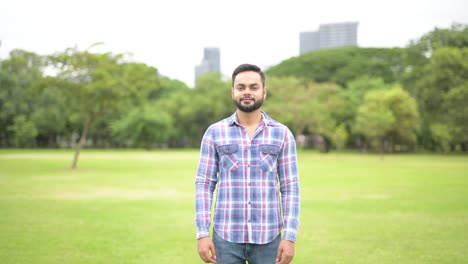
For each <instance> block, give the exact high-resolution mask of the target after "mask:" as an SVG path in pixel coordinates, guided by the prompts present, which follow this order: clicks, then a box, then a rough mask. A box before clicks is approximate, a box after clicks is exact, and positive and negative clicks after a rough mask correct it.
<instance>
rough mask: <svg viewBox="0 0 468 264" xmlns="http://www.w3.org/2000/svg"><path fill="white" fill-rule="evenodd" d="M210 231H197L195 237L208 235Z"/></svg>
mask: <svg viewBox="0 0 468 264" xmlns="http://www.w3.org/2000/svg"><path fill="white" fill-rule="evenodd" d="M209 236H210V232H208V231H197V239H200V238H202V237H209Z"/></svg>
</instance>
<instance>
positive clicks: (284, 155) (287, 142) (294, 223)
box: [278, 129, 300, 242]
mask: <svg viewBox="0 0 468 264" xmlns="http://www.w3.org/2000/svg"><path fill="white" fill-rule="evenodd" d="M278 178H279V182H280V192H281V201H282V209H283V210H282V211H283V220H284V238H283V239H286V240H289V241H291V242H295V241H296V234H297V229H298V227H299V210H300V196H299V175H298V170H297V153H296V142H295V140H294V136H293V135H292V133H291V131H289V129H287V131H286V133H285V136H284V144H283V148H282V151H281V152H280V154H279V156H278Z"/></svg>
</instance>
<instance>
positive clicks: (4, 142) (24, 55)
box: [0, 24, 468, 152]
mask: <svg viewBox="0 0 468 264" xmlns="http://www.w3.org/2000/svg"><path fill="white" fill-rule="evenodd" d="M92 48H93V46H92V47H90V48H89V49H87V50H79V49H78V48H69V49H66V50H65V51H63V52H58V53H55V54H51V55H49V56H40V55H37V54H34V53H32V52H28V51H24V50H15V51H13V52H11V53H10V56H9V58H7V59H5V60H3V61H0V87H1V88H0V146H2V147H8V146H13V145H14V141H15V140H14V137H15V136H14V132H13V130H11V129H8V128H9V127H12V126H13V125H14V124H15V118H16V117H18V116H23V117H24V118H26V120H28V122H32V123H33V124H34V127H35V128H36V129H37V136H36V137H35V138H36V140H35V144H36V145H37V146H41V147H42V146H47V147H57V146H73V145H75V144H76V143H77V141H76V135H79V136H80V138H81V139H80V141H79V144H78V145H77V146H84V145H85V144H89V145H91V146H94V147H98V148H100V147H116V146H118V147H121V146H126V145H127V144H126V143H125V140H123V137H122V136H119V137H117V135H120V134H122V133H123V132H122V133H115V131H113V129H112V126H111V124H118V123H121V122H124V121H123V120H125V119H128V120H127V121H128V122H130V121H129V120H133V119H138V118H137V117H129V116H130V112H132V111H133V110H135V109H140V110H139V111H140V114H142V115H144V116H146V117H145V118H147V119H148V120H146V119H145V118H142V119H141V120H139V122H138V124H140V123H141V124H147V123H151V122H152V121H151V120H153V121H154V120H156V117H151V114H149V113H147V112H151V111H146V110H144V108H145V107H146V106H147V105H151V107H155V108H156V109H159V110H157V111H158V113H160V112H161V115H160V116H165V117H167V116H169V119H170V121H168V124H170V129H169V131H168V132H167V134H166V132H164V133H163V134H164V135H165V136H164V137H163V138H164V142H160V139H158V140H157V142H156V141H154V142H152V143H150V142H149V141H150V140H149V138H152V137H151V136H141V135H140V136H138V137H140V138H148V140H140V138H139V139H134V140H132V142H133V143H134V144H133V143H132V144H131V145H132V146H149V145H151V146H154V145H158V146H161V145H164V146H169V147H187V146H198V145H199V143H200V139H201V137H202V135H203V133H204V131H205V130H206V128H207V126H208V125H210V124H211V123H214V122H216V121H219V120H221V119H223V118H225V117H226V116H228V115H230V114H232V113H233V112H234V111H235V107H234V105H233V103H232V101H231V96H230V94H231V91H230V87H231V82H230V80H223V79H222V78H221V76H220V74H217V73H209V74H206V75H205V76H202V77H200V78H199V79H198V80H197V83H196V85H195V87H194V88H193V89H191V88H189V87H188V86H187V85H186V84H184V83H183V82H181V81H178V80H172V79H170V78H168V77H165V76H162V75H160V73H159V72H158V70H157V68H155V67H152V66H149V65H146V64H144V63H139V62H131V60H129V59H128V56H127V55H126V54H112V53H93V52H92V51H91V50H92ZM467 63H468V25H461V24H454V25H453V26H452V27H451V28H448V29H438V28H436V29H434V30H433V31H431V32H429V33H427V34H425V35H424V36H422V37H421V38H419V39H416V40H415V41H413V42H412V43H411V44H410V45H408V46H407V47H405V48H394V49H387V48H358V47H347V48H337V49H329V50H319V51H313V52H310V53H307V54H302V55H300V56H298V57H294V58H290V59H286V60H285V61H283V62H281V63H279V64H278V65H273V66H272V67H271V68H270V69H269V70H268V71H267V72H266V74H267V91H268V96H267V100H266V102H265V104H264V107H263V109H264V110H265V111H266V112H267V113H268V114H270V115H271V116H272V117H273V118H275V119H277V120H279V121H281V122H283V123H284V124H286V125H287V126H288V127H289V128H290V129H291V130H292V131H293V133H294V134H296V135H305V136H306V137H305V138H307V137H309V139H310V138H311V137H313V138H314V139H320V140H317V141H316V142H325V143H324V146H322V147H323V149H324V150H325V151H328V150H329V149H331V148H333V147H336V148H337V149H339V148H342V147H344V146H348V147H350V146H351V147H352V146H361V143H362V142H363V141H362V140H363V137H364V136H366V137H367V139H368V141H369V142H367V143H371V141H372V142H377V145H382V144H385V146H386V149H387V150H391V149H392V148H393V149H394V150H397V151H399V150H401V149H406V150H411V148H414V147H415V145H416V144H419V145H418V146H423V147H424V148H426V149H429V150H436V149H449V150H450V151H453V150H462V151H464V152H466V151H468V139H467V136H466V135H468V131H467V128H466V124H467V123H468V122H467V120H466V116H468V114H467V109H466V106H465V105H466V103H465V102H466V101H467V99H466V89H467V88H466V87H467V83H468V75H467V74H466V73H467V72H468V64H467ZM45 73H46V74H47V75H49V76H45V75H46V74H45ZM396 86H401V87H402V89H400V90H399V91H397V90H395V89H393V87H396ZM377 90H382V93H381V96H383V97H385V98H386V99H385V100H384V101H385V102H384V101H382V103H385V105H380V106H378V103H379V102H374V103H370V102H366V101H365V99H364V98H365V95H366V94H368V93H370V92H372V91H377ZM387 90H392V92H388V91H387ZM384 91H387V92H384ZM404 91H409V93H410V95H411V96H409V95H408V94H405V93H404ZM412 98H414V99H415V100H416V102H414V103H413V102H412V100H413V99H412ZM373 100H374V99H373ZM382 100H383V98H382ZM416 105H417V109H416V110H414V109H415V108H416ZM374 108H375V110H376V111H377V112H372V111H373V110H372V109H374ZM378 113H380V114H381V116H379V114H378ZM390 114H391V116H392V118H393V119H394V120H393V121H392V122H393V125H392V126H391V128H388V129H386V126H385V124H386V123H388V122H389V121H390V119H391V118H389V116H390ZM163 119H165V118H163ZM368 119H372V120H373V121H372V122H374V124H372V122H371V123H369V124H365V121H364V120H368ZM145 120H146V121H145ZM420 120H421V121H420ZM160 122H162V123H165V121H161V120H160ZM380 123H382V124H383V127H382V126H379V124H380ZM390 123H391V122H390ZM148 126H152V125H148ZM364 127H367V128H373V127H375V129H376V130H373V131H368V130H369V129H364ZM114 130H115V129H114ZM120 130H121V131H125V130H126V129H125V126H124V125H122V128H121V129H120ZM142 130H144V129H143V128H142ZM382 130H384V131H382ZM145 133H146V132H145ZM142 134H143V132H142ZM366 134H367V135H366ZM377 135H383V138H381V139H378V138H379V137H378V136H377ZM370 138H373V139H372V140H370ZM154 140H155V139H154ZM143 141H145V142H146V143H142V142H143ZM309 142H311V141H309ZM28 144H30V143H28ZM129 146H130V145H129Z"/></svg>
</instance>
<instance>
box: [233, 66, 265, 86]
mask: <svg viewBox="0 0 468 264" xmlns="http://www.w3.org/2000/svg"><path fill="white" fill-rule="evenodd" d="M245 71H253V72H256V73H258V74H259V75H260V78H261V79H262V84H263V87H265V73H263V71H262V70H261V69H260V67H258V66H257V65H253V64H248V63H245V64H241V65H239V66H237V68H236V69H235V70H234V72H233V73H232V86H234V79H235V78H236V76H237V74H239V73H241V72H245Z"/></svg>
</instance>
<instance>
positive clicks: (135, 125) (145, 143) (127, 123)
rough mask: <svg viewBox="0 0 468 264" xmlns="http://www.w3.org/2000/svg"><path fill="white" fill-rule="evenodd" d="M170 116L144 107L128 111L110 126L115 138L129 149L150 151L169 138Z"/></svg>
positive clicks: (148, 106)
mask: <svg viewBox="0 0 468 264" xmlns="http://www.w3.org/2000/svg"><path fill="white" fill-rule="evenodd" d="M171 123H172V119H171V117H170V115H169V114H168V113H166V112H164V111H161V110H160V109H157V108H155V107H153V106H150V105H146V106H143V107H138V108H135V109H133V110H132V111H130V112H129V113H128V114H127V115H125V116H124V117H123V118H122V119H120V120H118V121H116V122H114V123H113V124H112V126H111V129H112V134H113V136H115V138H116V139H117V140H118V141H120V142H122V143H123V144H126V145H127V146H129V147H144V148H146V149H151V148H153V147H154V146H155V144H157V143H159V144H161V143H164V142H165V141H166V140H167V139H168V138H169V133H170V130H171V127H172V124H171Z"/></svg>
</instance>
